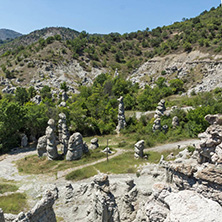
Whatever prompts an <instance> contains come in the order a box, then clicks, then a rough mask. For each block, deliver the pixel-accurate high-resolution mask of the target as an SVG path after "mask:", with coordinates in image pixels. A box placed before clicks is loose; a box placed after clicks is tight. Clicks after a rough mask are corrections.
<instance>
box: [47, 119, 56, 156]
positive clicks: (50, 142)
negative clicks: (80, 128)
mask: <svg viewBox="0 0 222 222" xmlns="http://www.w3.org/2000/svg"><path fill="white" fill-rule="evenodd" d="M48 125H49V126H48V127H47V128H46V132H45V134H46V138H47V146H46V150H47V156H48V159H49V160H55V159H57V158H58V151H57V147H56V136H55V133H54V131H55V121H54V120H53V119H50V120H49V121H48Z"/></svg>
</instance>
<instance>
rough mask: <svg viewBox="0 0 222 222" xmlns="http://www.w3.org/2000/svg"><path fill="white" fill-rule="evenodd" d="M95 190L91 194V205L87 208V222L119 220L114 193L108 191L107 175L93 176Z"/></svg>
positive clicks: (116, 221)
mask: <svg viewBox="0 0 222 222" xmlns="http://www.w3.org/2000/svg"><path fill="white" fill-rule="evenodd" d="M92 185H93V186H94V188H95V190H96V191H95V192H94V194H93V198H92V202H91V204H90V205H91V207H90V209H89V210H88V212H89V216H88V220H87V221H89V222H100V221H104V222H119V221H120V218H119V211H118V207H117V204H116V200H115V197H114V195H113V194H112V193H111V192H110V187H109V180H108V176H107V175H103V174H102V175H98V176H95V178H94V181H93V184H92Z"/></svg>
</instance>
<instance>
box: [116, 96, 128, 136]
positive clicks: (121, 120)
mask: <svg viewBox="0 0 222 222" xmlns="http://www.w3.org/2000/svg"><path fill="white" fill-rule="evenodd" d="M118 101H119V108H118V125H117V127H116V132H117V133H120V130H121V129H124V128H125V127H126V120H125V111H124V103H123V97H122V96H121V97H120V98H119V99H118Z"/></svg>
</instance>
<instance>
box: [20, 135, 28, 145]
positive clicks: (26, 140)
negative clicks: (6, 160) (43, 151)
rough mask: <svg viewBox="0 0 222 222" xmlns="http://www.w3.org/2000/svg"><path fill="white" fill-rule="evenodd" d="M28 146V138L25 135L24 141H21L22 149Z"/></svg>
mask: <svg viewBox="0 0 222 222" xmlns="http://www.w3.org/2000/svg"><path fill="white" fill-rule="evenodd" d="M27 146H28V137H27V136H26V135H25V134H23V136H22V140H21V147H27Z"/></svg>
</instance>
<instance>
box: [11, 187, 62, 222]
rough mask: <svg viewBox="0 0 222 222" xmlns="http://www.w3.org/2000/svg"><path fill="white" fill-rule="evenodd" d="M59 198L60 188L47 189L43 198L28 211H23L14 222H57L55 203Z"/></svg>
mask: <svg viewBox="0 0 222 222" xmlns="http://www.w3.org/2000/svg"><path fill="white" fill-rule="evenodd" d="M57 198H58V189H57V188H56V187H55V188H54V189H53V190H47V191H46V192H45V194H44V196H43V198H42V199H41V200H40V201H39V202H37V204H36V205H35V206H34V207H33V208H32V209H31V210H30V211H29V212H27V213H23V212H21V213H20V214H19V215H18V217H17V219H15V220H14V221H13V222H40V221H41V222H56V215H55V212H54V210H53V204H54V203H55V200H56V199H57Z"/></svg>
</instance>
